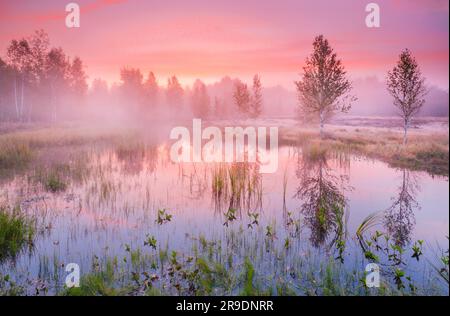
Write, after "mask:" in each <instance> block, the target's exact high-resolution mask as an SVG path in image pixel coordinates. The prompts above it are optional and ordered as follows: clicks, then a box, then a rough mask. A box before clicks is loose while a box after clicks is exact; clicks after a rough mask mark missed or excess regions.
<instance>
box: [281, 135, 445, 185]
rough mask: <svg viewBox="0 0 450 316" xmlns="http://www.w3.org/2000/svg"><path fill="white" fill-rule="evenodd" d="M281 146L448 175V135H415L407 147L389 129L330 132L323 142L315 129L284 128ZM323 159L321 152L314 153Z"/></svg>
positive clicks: (411, 136)
mask: <svg viewBox="0 0 450 316" xmlns="http://www.w3.org/2000/svg"><path fill="white" fill-rule="evenodd" d="M280 143H281V144H283V143H286V144H297V145H302V146H305V145H311V144H320V148H322V149H323V150H325V149H326V148H328V149H330V150H334V151H342V152H350V153H354V154H359V155H363V156H366V157H369V158H374V159H379V160H381V161H384V162H386V163H388V164H389V165H390V166H392V167H398V168H407V169H411V170H419V171H426V172H428V173H430V174H432V175H443V176H448V174H449V163H448V162H449V138H448V134H445V133H440V134H438V133H428V134H419V133H416V134H413V133H411V135H410V136H409V140H408V144H407V145H403V144H402V135H401V134H400V133H396V132H393V131H386V130H381V129H380V130H374V129H367V130H358V131H356V130H355V131H353V132H350V131H345V132H343V131H340V130H336V131H333V132H331V133H327V134H326V135H325V137H324V138H323V139H321V138H320V135H319V133H318V132H317V131H315V130H313V129H283V130H282V132H281V134H280ZM312 154H317V155H318V156H320V152H317V153H315V152H312Z"/></svg>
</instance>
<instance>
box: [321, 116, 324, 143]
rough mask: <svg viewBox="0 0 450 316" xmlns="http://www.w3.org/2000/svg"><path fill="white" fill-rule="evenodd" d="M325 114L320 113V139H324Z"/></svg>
mask: <svg viewBox="0 0 450 316" xmlns="http://www.w3.org/2000/svg"><path fill="white" fill-rule="evenodd" d="M323 121H324V119H323V113H322V112H320V138H321V139H322V138H323Z"/></svg>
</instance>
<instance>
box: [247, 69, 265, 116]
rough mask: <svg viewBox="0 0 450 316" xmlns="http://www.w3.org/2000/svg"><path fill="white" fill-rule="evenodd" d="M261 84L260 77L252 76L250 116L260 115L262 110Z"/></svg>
mask: <svg viewBox="0 0 450 316" xmlns="http://www.w3.org/2000/svg"><path fill="white" fill-rule="evenodd" d="M262 103H263V100H262V86H261V79H260V78H259V76H258V75H255V76H254V77H253V95H252V98H251V100H250V113H249V114H250V116H251V117H253V118H256V117H258V116H260V115H261V111H262Z"/></svg>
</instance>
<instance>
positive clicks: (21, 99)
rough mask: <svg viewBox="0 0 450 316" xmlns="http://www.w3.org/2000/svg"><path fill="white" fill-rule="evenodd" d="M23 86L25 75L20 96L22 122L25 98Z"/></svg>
mask: <svg viewBox="0 0 450 316" xmlns="http://www.w3.org/2000/svg"><path fill="white" fill-rule="evenodd" d="M23 86H24V80H23V75H22V87H21V88H22V89H21V93H20V94H21V96H20V111H19V112H20V120H23V98H24V93H23Z"/></svg>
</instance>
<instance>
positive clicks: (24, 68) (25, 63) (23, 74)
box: [6, 39, 32, 120]
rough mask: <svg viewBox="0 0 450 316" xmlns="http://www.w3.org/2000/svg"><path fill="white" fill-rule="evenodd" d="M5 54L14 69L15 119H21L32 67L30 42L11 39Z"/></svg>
mask: <svg viewBox="0 0 450 316" xmlns="http://www.w3.org/2000/svg"><path fill="white" fill-rule="evenodd" d="M6 54H7V57H8V63H9V64H10V65H11V67H12V68H13V70H14V105H15V109H16V117H17V120H21V119H22V117H23V112H24V98H25V85H26V82H27V80H28V79H29V74H30V73H31V69H32V66H31V62H32V52H31V48H30V44H29V43H28V41H27V40H26V39H21V40H12V41H11V43H10V44H9V46H8V48H7V53H6ZM19 84H20V88H19ZM19 89H20V102H19Z"/></svg>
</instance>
